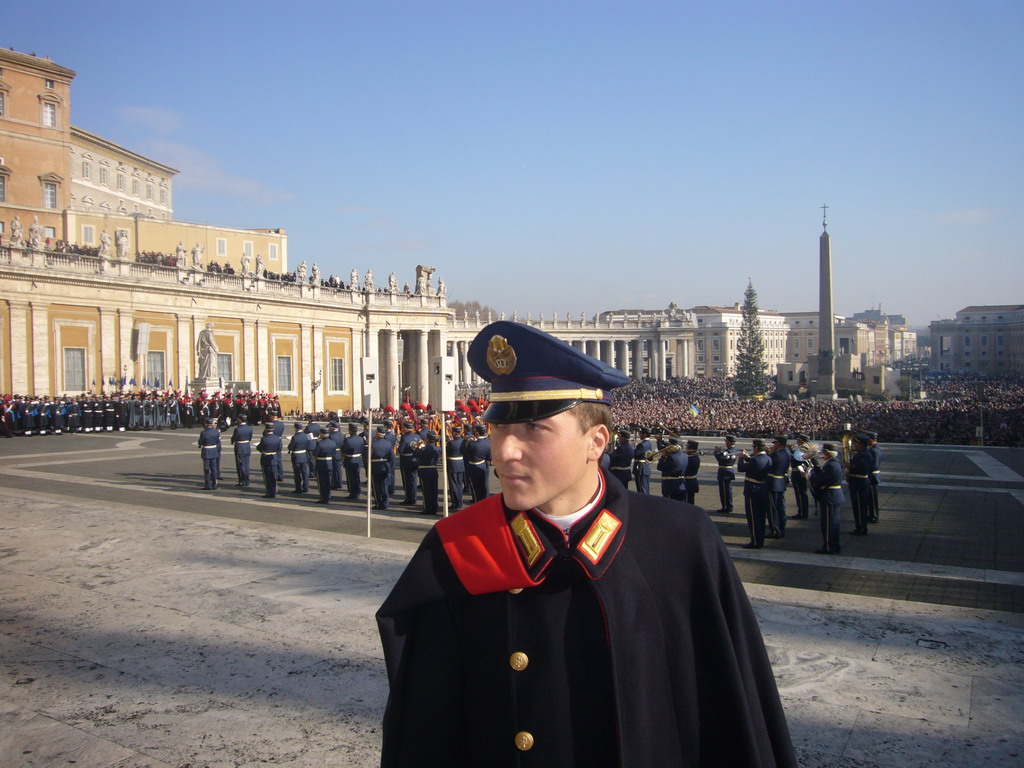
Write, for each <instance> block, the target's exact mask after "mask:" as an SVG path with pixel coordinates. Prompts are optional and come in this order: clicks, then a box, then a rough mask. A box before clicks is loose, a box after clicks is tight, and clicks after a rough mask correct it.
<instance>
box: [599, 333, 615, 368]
mask: <svg viewBox="0 0 1024 768" xmlns="http://www.w3.org/2000/svg"><path fill="white" fill-rule="evenodd" d="M614 343H615V342H612V341H608V340H607V339H604V340H603V341H599V342H598V343H597V344H598V348H599V349H600V355H601V362H602V363H604V364H605V365H611V364H612V361H613V358H614V357H615V348H614V346H613V345H614Z"/></svg>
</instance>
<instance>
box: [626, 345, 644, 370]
mask: <svg viewBox="0 0 1024 768" xmlns="http://www.w3.org/2000/svg"><path fill="white" fill-rule="evenodd" d="M643 345H644V342H643V339H633V340H632V341H631V342H629V346H630V347H631V351H632V355H631V357H632V358H633V360H632V363H633V364H632V366H631V369H632V370H631V372H630V376H632V377H633V378H634V379H642V378H643V376H644V346H643Z"/></svg>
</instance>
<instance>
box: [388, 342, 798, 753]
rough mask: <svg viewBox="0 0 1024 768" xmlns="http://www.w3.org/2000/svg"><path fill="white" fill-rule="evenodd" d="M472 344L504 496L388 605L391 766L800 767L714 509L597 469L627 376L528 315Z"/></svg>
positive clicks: (474, 512)
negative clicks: (634, 487)
mask: <svg viewBox="0 0 1024 768" xmlns="http://www.w3.org/2000/svg"><path fill="white" fill-rule="evenodd" d="M468 357H469V361H470V364H471V365H472V367H473V370H474V371H475V372H476V373H477V374H478V375H480V376H482V377H483V378H485V380H487V381H489V382H490V383H491V385H492V391H491V395H490V399H491V403H490V405H489V406H488V410H487V412H486V415H485V418H486V419H488V420H489V421H491V422H492V423H493V424H494V427H493V430H492V437H491V440H492V453H493V456H494V460H495V467H496V469H497V470H498V475H499V477H500V479H501V481H502V493H501V494H500V495H496V496H491V497H489V498H488V499H485V500H484V501H482V502H480V503H479V504H474V505H473V506H472V507H470V508H468V509H466V510H464V511H462V512H460V513H459V514H457V515H449V516H448V517H446V518H445V519H443V520H439V521H438V522H437V523H435V524H434V525H433V526H432V527H431V529H430V531H429V532H428V533H427V534H426V536H425V538H424V540H423V543H422V544H421V546H420V548H419V550H418V551H417V552H416V554H415V555H414V556H413V558H412V560H411V561H410V563H409V565H408V566H407V568H406V570H405V573H404V574H403V575H402V577H401V578H400V579H399V581H398V583H397V584H396V585H395V587H394V589H393V590H392V592H391V594H390V595H389V597H388V599H387V601H386V602H385V603H384V605H383V606H382V607H381V609H380V611H378V613H377V621H378V626H379V628H380V633H381V640H382V645H383V648H384V656H385V662H386V666H387V672H388V681H389V685H390V695H389V698H388V705H387V710H386V712H385V715H384V724H383V734H382V738H383V743H382V751H381V768H398V767H399V766H402V767H407V766H424V765H430V766H446V767H447V766H462V767H463V768H465V767H466V766H481V767H482V766H486V767H487V768H511V767H512V766H522V767H523V768H526V767H527V766H538V767H540V766H543V767H544V768H581V767H582V766H586V768H623V767H626V766H645V767H646V766H652V767H653V766H657V768H684V767H690V766H703V767H704V768H733V767H734V766H742V767H743V768H768V767H769V766H771V768H795V766H796V759H795V756H794V754H793V749H792V745H791V742H790V738H789V734H788V730H787V728H786V724H785V716H784V714H783V712H782V708H781V705H780V703H779V698H778V693H777V691H776V687H775V682H774V678H773V675H772V670H771V665H770V663H769V661H768V656H767V653H766V651H765V649H764V644H763V642H762V640H761V638H760V633H759V630H758V628H757V621H756V619H755V617H754V614H753V611H752V610H751V609H750V604H749V601H748V600H747V599H746V596H745V595H744V593H743V587H742V584H741V582H740V580H739V578H738V577H737V575H736V572H735V569H734V568H733V566H732V562H731V559H730V557H729V554H728V552H727V551H726V548H725V546H724V544H723V543H722V539H721V536H720V535H719V534H718V532H717V531H716V529H715V526H714V524H713V523H712V522H711V521H710V519H709V518H708V516H707V515H706V514H702V513H701V511H700V510H698V509H697V508H695V507H692V506H690V505H686V504H683V503H680V502H676V501H671V500H668V499H663V498H660V497H655V496H651V495H643V494H636V493H630V492H628V491H626V490H625V489H624V488H623V487H622V485H621V484H620V483H619V482H618V481H617V480H615V478H614V477H612V476H611V475H610V474H608V473H607V472H603V471H601V469H600V467H599V460H600V457H601V455H602V454H603V452H604V449H605V447H606V446H607V445H608V443H609V442H610V440H611V436H610V432H609V429H610V427H609V422H610V420H611V409H610V400H611V396H610V392H609V390H611V389H614V388H615V387H618V386H622V385H624V384H625V383H626V382H627V381H628V379H627V377H626V376H625V374H623V373H622V372H621V371H618V370H616V369H614V368H612V367H611V366H609V365H606V364H604V363H601V362H600V361H599V360H596V359H595V358H592V357H588V356H586V355H584V354H583V353H582V352H580V351H579V350H576V349H574V348H573V347H571V346H570V345H569V344H566V343H565V342H562V341H559V340H557V339H554V338H553V337H551V336H549V335H548V334H546V333H544V332H542V331H539V330H538V329H536V328H534V327H532V326H529V325H521V324H518V323H508V322H498V323H493V324H491V325H489V326H487V327H486V328H484V329H483V330H482V331H481V333H480V334H479V335H478V336H477V338H476V339H475V340H474V341H473V343H472V344H471V346H470V349H469V354H468ZM575 409H578V410H575ZM425 465H426V462H425V461H424V459H423V458H421V459H420V473H421V480H422V479H423V475H422V473H423V467H424V466H425Z"/></svg>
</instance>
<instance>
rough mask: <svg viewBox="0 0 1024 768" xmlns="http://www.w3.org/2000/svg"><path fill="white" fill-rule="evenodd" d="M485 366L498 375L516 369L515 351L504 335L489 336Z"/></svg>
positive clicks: (509, 372) (508, 373)
mask: <svg viewBox="0 0 1024 768" xmlns="http://www.w3.org/2000/svg"><path fill="white" fill-rule="evenodd" d="M487 367H488V368H490V369H491V372H492V373H494V374H496V375H498V376H508V375H510V374H511V373H512V371H514V370H515V369H516V351H515V350H514V349H512V345H511V344H509V343H508V340H507V339H506V338H505V337H504V336H498V335H495V336H491V342H490V343H489V344H488V345H487Z"/></svg>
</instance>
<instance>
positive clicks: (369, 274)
mask: <svg viewBox="0 0 1024 768" xmlns="http://www.w3.org/2000/svg"><path fill="white" fill-rule="evenodd" d="M363 290H364V291H366V292H367V293H373V270H372V269H368V270H366V277H365V278H363Z"/></svg>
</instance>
